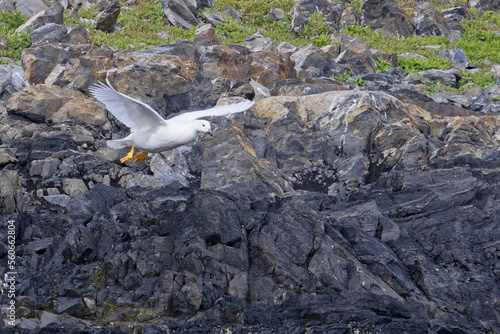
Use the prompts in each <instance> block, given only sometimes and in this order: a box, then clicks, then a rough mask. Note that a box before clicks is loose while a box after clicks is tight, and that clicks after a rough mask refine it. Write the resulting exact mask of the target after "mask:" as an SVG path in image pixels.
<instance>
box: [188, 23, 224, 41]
mask: <svg viewBox="0 0 500 334" xmlns="http://www.w3.org/2000/svg"><path fill="white" fill-rule="evenodd" d="M194 41H195V43H196V44H198V45H204V46H208V45H218V44H222V43H221V41H220V40H219V38H218V37H217V36H216V35H215V29H214V27H213V26H212V25H211V24H206V25H204V26H202V27H200V28H198V29H196V31H195V35H194Z"/></svg>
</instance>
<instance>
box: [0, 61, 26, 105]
mask: <svg viewBox="0 0 500 334" xmlns="http://www.w3.org/2000/svg"><path fill="white" fill-rule="evenodd" d="M27 85H28V83H27V81H26V78H25V76H24V71H23V68H22V67H21V66H17V65H0V100H2V101H7V100H8V99H9V98H10V97H11V95H12V94H14V93H15V92H17V91H19V90H21V89H24V88H25V87H26V86H27Z"/></svg>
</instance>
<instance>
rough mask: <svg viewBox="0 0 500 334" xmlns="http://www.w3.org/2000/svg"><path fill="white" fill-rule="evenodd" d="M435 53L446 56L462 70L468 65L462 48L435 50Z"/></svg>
mask: <svg viewBox="0 0 500 334" xmlns="http://www.w3.org/2000/svg"><path fill="white" fill-rule="evenodd" d="M436 54H438V55H440V56H441V57H444V58H448V59H449V60H450V61H451V62H452V63H453V64H455V66H457V67H458V68H460V69H462V70H465V69H466V68H468V67H470V65H469V61H468V60H467V55H466V54H465V52H464V51H463V50H462V49H459V48H457V47H455V48H453V49H450V50H443V51H438V52H436Z"/></svg>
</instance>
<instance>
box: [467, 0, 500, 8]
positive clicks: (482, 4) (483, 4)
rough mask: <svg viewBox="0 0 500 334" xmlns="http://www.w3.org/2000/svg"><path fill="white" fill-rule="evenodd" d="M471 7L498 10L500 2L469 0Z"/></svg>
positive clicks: (493, 0)
mask: <svg viewBox="0 0 500 334" xmlns="http://www.w3.org/2000/svg"><path fill="white" fill-rule="evenodd" d="M469 5H470V6H471V7H477V8H481V9H483V10H499V9H500V4H499V3H498V2H496V1H495V0H471V1H470V2H469Z"/></svg>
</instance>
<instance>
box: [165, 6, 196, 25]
mask: <svg viewBox="0 0 500 334" xmlns="http://www.w3.org/2000/svg"><path fill="white" fill-rule="evenodd" d="M160 3H161V4H162V6H163V8H164V13H165V17H166V18H167V20H168V22H169V23H170V24H171V25H173V26H174V27H178V28H185V29H191V28H192V27H193V26H196V25H198V23H199V22H198V19H197V18H196V17H195V16H194V14H193V13H194V11H195V10H196V8H197V5H196V2H193V1H190V0H185V1H184V0H172V1H160Z"/></svg>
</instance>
